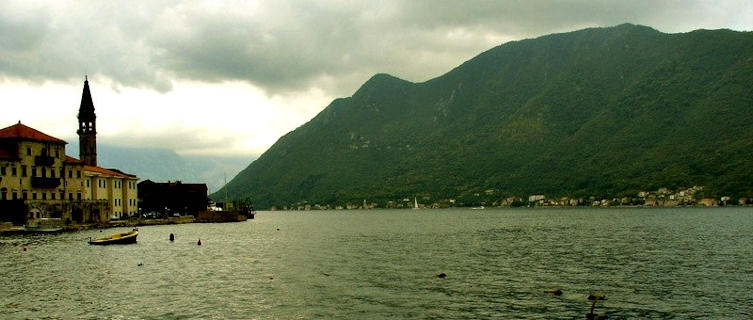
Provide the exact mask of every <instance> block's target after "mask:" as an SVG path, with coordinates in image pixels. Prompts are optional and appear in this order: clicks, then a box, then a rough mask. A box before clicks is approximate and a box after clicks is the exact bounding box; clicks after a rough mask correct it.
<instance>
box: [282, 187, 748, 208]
mask: <svg viewBox="0 0 753 320" xmlns="http://www.w3.org/2000/svg"><path fill="white" fill-rule="evenodd" d="M703 189H704V187H703V186H693V187H691V188H686V189H680V190H670V189H668V188H660V189H658V190H656V191H640V192H638V193H637V194H635V196H633V197H621V198H600V197H596V196H590V197H585V198H584V197H579V198H576V197H547V196H545V195H541V194H534V195H529V196H528V197H527V198H521V197H515V196H509V197H495V194H496V193H497V190H494V189H488V190H485V191H484V192H483V193H474V194H473V195H472V197H475V198H477V199H471V200H470V201H469V200H468V199H465V200H458V199H443V200H432V199H431V197H428V196H422V197H414V198H403V199H400V200H396V201H394V200H393V201H386V202H381V203H380V202H376V201H368V200H363V201H362V202H360V203H358V202H348V203H344V204H337V205H332V204H310V203H308V202H307V201H301V202H298V203H295V204H292V205H289V206H281V207H272V208H270V210H271V211H277V210H283V211H287V210H293V211H310V210H359V209H406V208H413V209H416V208H422V209H423V208H425V209H442V208H463V207H470V208H476V209H479V208H490V207H500V208H513V207H718V206H746V205H753V198H746V197H743V198H736V199H735V198H732V197H729V196H723V197H720V198H709V197H700V196H699V194H700V193H701V191H703ZM495 198H500V199H498V200H494V199H495Z"/></svg>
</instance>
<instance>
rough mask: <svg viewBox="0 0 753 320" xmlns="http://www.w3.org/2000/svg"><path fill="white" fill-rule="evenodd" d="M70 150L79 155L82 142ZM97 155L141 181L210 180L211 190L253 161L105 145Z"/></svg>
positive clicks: (105, 163) (102, 161)
mask: <svg viewBox="0 0 753 320" xmlns="http://www.w3.org/2000/svg"><path fill="white" fill-rule="evenodd" d="M71 140H73V139H71ZM66 149H67V152H66V153H67V154H69V155H74V156H76V157H78V141H75V140H73V141H72V142H71V143H70V144H69V145H68V146H67V147H66ZM97 156H98V162H99V163H98V164H99V166H101V167H105V168H117V169H120V170H122V171H124V172H127V173H131V174H135V175H137V176H138V177H139V180H140V181H143V180H147V179H150V180H152V181H156V182H166V181H178V180H179V181H183V182H186V183H206V184H207V187H208V188H209V190H210V191H211V192H214V191H217V190H219V189H220V188H221V187H222V186H223V185H224V184H225V176H227V179H230V178H231V177H233V176H234V175H235V174H237V173H238V172H239V171H240V170H241V169H243V168H244V167H245V166H246V165H247V164H248V161H249V157H245V156H244V157H240V156H239V157H215V156H181V155H178V154H177V153H175V151H173V150H170V149H160V148H135V147H122V146H112V145H105V144H99V145H98V146H97ZM252 160H253V159H252Z"/></svg>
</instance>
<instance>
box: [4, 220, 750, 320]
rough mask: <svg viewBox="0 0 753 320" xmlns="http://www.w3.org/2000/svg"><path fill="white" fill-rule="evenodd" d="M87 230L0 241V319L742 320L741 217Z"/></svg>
mask: <svg viewBox="0 0 753 320" xmlns="http://www.w3.org/2000/svg"><path fill="white" fill-rule="evenodd" d="M278 229H279V230H278ZM125 230H126V229H110V230H105V231H104V233H111V232H116V231H125ZM170 233H174V234H175V235H176V241H175V242H174V243H171V242H169V241H168V236H169V234H170ZM102 234H103V233H100V232H99V231H98V230H89V231H82V232H75V233H65V234H60V235H45V236H33V237H20V236H11V237H0V258H1V259H2V260H0V312H2V314H3V315H2V316H0V317H1V318H4V319H25V318H33V319H35V318H63V319H80V318H83V319H102V318H110V319H194V318H200V319H224V318H232V319H427V318H428V319H521V318H527V319H583V318H585V314H586V313H587V312H588V309H589V307H590V303H589V302H588V301H587V300H586V296H587V295H588V294H589V293H590V292H599V293H602V294H604V295H606V297H607V300H606V301H604V302H602V303H599V304H597V306H596V311H597V313H601V314H607V315H608V316H609V318H610V319H622V318H652V319H751V318H752V317H753V209H749V208H726V209H499V210H497V209H487V210H468V209H448V210H370V211H329V212H306V213H301V212H260V213H258V214H257V216H256V219H255V220H249V221H246V222H242V223H230V224H188V225H167V226H149V227H141V228H140V234H139V241H138V244H135V245H124V246H104V247H99V246H90V245H88V244H87V243H86V240H87V238H88V237H97V236H101V235H102ZM199 238H201V239H202V241H203V242H204V245H202V246H197V245H196V240H197V239H199ZM26 243H28V251H23V250H22V245H23V244H26ZM139 264H142V265H141V266H139ZM440 272H444V273H446V274H447V277H446V278H444V279H440V278H438V277H437V276H436V275H437V274H438V273H440ZM555 287H558V288H562V290H563V291H564V294H563V295H562V296H559V297H556V296H552V295H549V294H546V293H544V292H543V291H544V290H547V289H551V288H555Z"/></svg>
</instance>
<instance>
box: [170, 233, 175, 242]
mask: <svg viewBox="0 0 753 320" xmlns="http://www.w3.org/2000/svg"><path fill="white" fill-rule="evenodd" d="M170 241H175V235H174V234H172V233H171V234H170Z"/></svg>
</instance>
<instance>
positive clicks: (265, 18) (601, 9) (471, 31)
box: [0, 0, 753, 96]
mask: <svg viewBox="0 0 753 320" xmlns="http://www.w3.org/2000/svg"><path fill="white" fill-rule="evenodd" d="M30 3H31V4H30ZM750 12H753V4H751V3H750V2H749V1H721V2H714V4H713V5H709V4H707V3H706V2H704V1H649V0H637V1H624V2H615V1H605V0H601V1H599V0H572V1H543V0H528V1H482V0H479V1H439V2H438V1H432V0H413V1H357V2H356V1H315V2H314V1H294V0H288V1H284V0H280V1H259V2H244V1H240V2H236V1H232V2H231V1H228V2H216V1H188V2H186V1H177V0H162V1H149V2H133V1H73V2H56V3H33V2H28V1H3V2H0V77H4V78H13V79H23V80H25V81H29V82H45V81H50V80H52V81H63V82H70V81H72V80H74V79H75V80H76V81H79V80H80V79H81V76H82V74H83V73H89V74H92V75H98V76H101V77H106V78H108V79H111V80H112V81H111V83H112V85H113V88H114V89H118V88H120V87H132V88H148V89H152V90H156V91H159V92H166V91H170V90H172V89H173V86H174V82H175V81H182V80H189V81H199V82H210V83H220V82H226V81H245V82H248V83H250V84H253V85H254V86H256V87H259V88H262V89H263V90H265V91H266V92H267V93H268V94H270V95H278V94H285V93H286V92H294V91H307V90H310V89H312V88H319V89H321V90H324V91H326V92H328V93H329V94H331V95H333V96H343V95H349V94H350V93H352V92H353V91H354V90H355V89H357V87H358V86H359V85H360V84H361V83H362V82H363V81H365V80H366V79H368V78H369V76H371V75H372V74H374V73H378V72H386V73H390V74H393V75H396V76H398V77H402V78H405V79H407V80H411V81H424V80H428V79H429V78H431V77H435V76H437V75H440V74H441V73H444V72H446V71H449V69H451V68H452V67H454V66H456V65H459V64H460V63H462V62H463V61H465V60H467V59H469V58H471V57H473V56H474V55H476V54H478V53H480V52H481V51H483V50H485V49H488V48H490V47H492V46H495V45H498V44H500V43H502V42H506V41H509V40H514V39H520V38H526V37H535V36H539V35H542V34H547V33H552V32H564V31H570V30H575V29H579V28H583V27H589V26H610V25H616V24H620V23H623V22H632V23H638V24H646V25H649V26H652V27H655V28H657V29H659V30H662V31H667V32H678V31H689V30H691V29H695V28H722V27H728V28H733V29H750V28H751V27H752V24H753V22H751V21H753V17H752V16H751V13H750Z"/></svg>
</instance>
